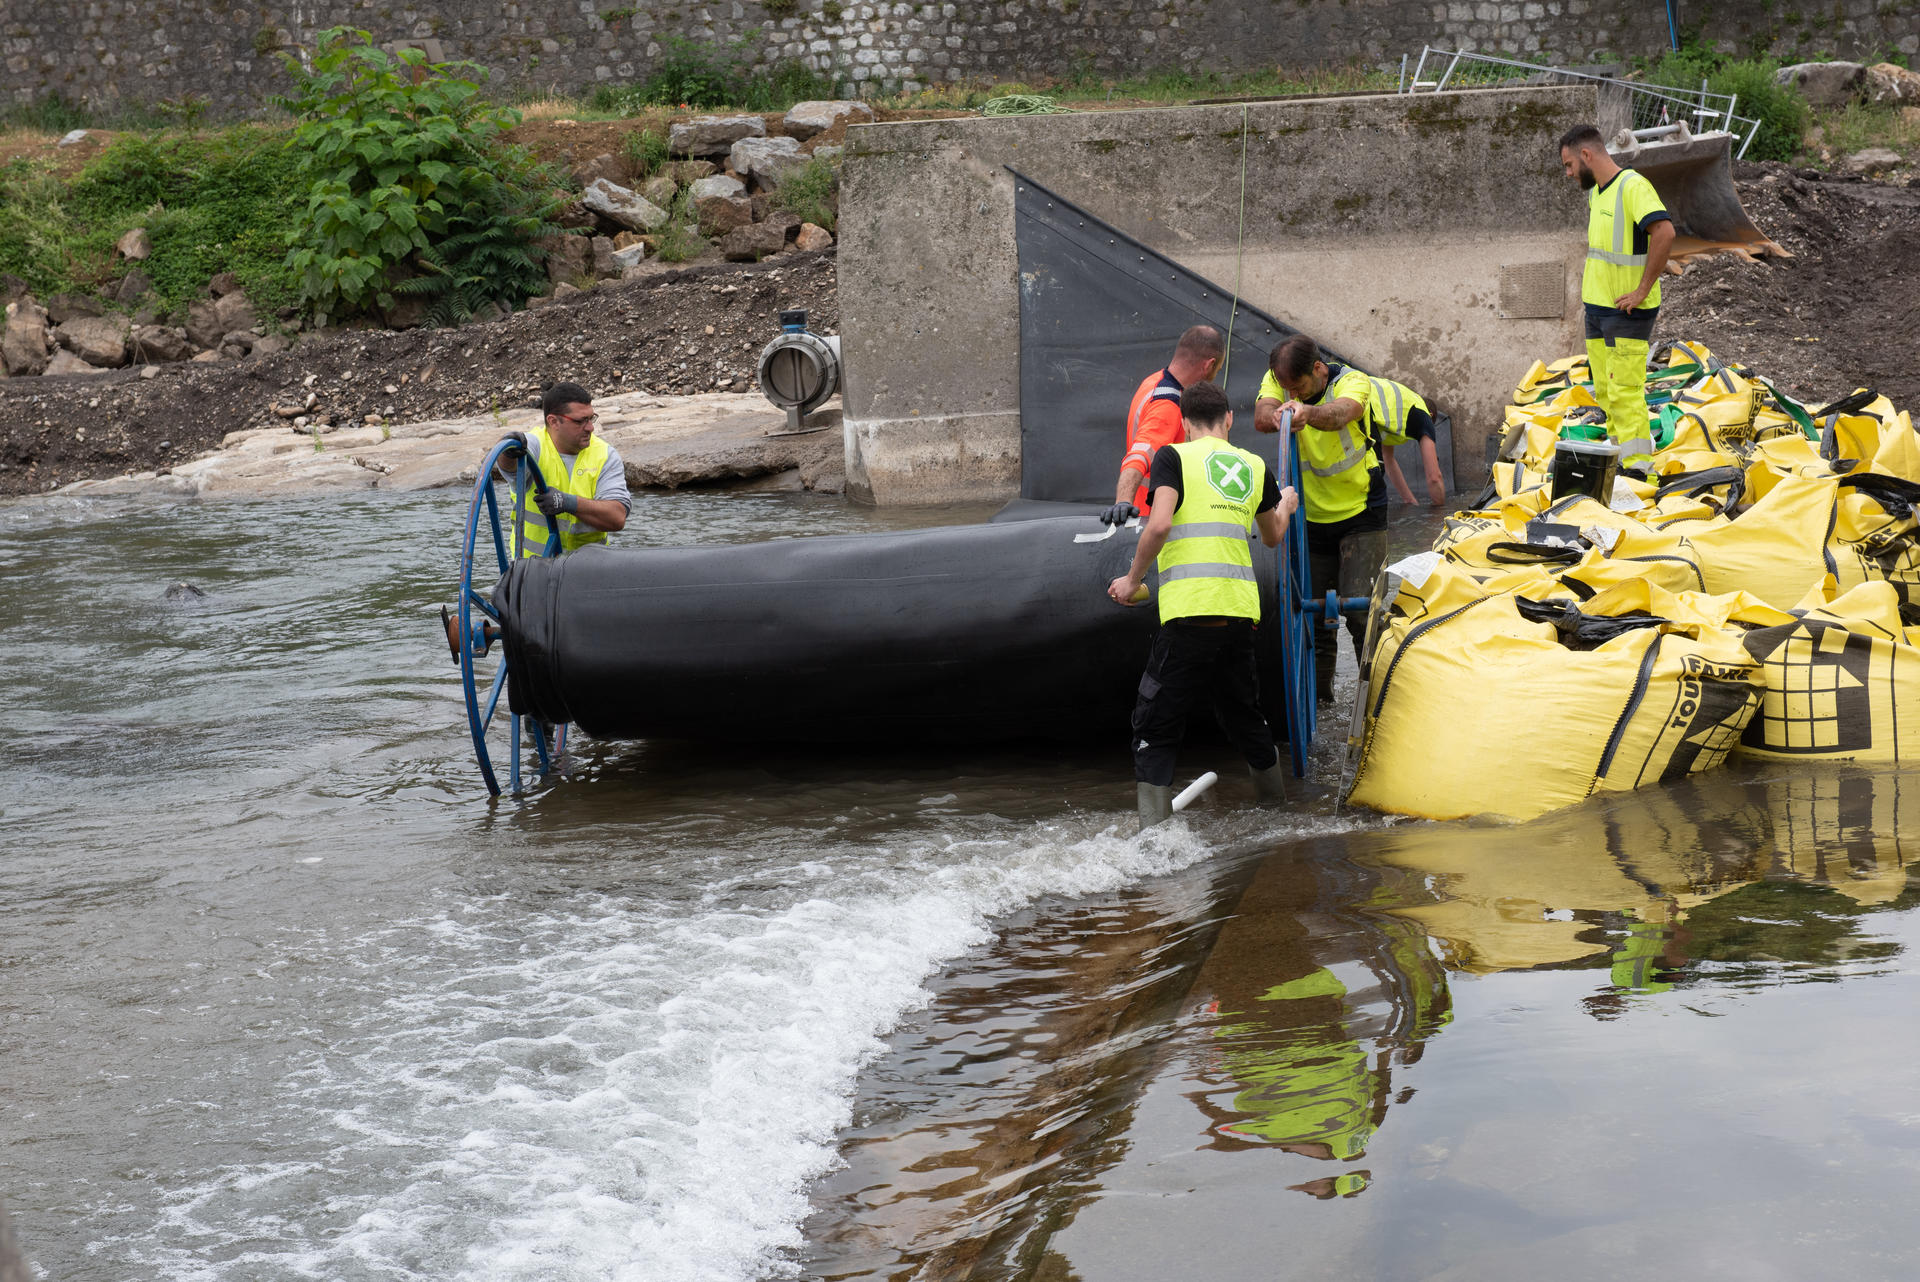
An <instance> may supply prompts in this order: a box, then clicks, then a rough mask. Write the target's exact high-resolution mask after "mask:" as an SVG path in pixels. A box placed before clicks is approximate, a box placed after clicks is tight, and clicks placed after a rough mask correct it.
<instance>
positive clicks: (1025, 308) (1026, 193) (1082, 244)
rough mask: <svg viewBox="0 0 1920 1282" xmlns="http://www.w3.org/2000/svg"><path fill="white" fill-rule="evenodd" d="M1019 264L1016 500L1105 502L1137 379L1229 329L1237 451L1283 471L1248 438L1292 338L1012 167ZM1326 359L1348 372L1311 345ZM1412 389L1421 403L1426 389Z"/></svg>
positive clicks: (1412, 465) (1443, 444) (1259, 442)
mask: <svg viewBox="0 0 1920 1282" xmlns="http://www.w3.org/2000/svg"><path fill="white" fill-rule="evenodd" d="M1007 172H1008V173H1010V174H1012V175H1013V178H1014V205H1013V212H1014V219H1013V222H1014V234H1015V239H1016V242H1017V248H1018V252H1019V262H1020V495H1021V497H1022V498H1024V499H1036V500H1046V501H1054V502H1068V503H1085V502H1098V503H1101V504H1106V503H1111V502H1112V501H1113V486H1114V482H1115V480H1116V479H1118V477H1119V475H1120V458H1121V456H1122V455H1123V454H1125V453H1126V448H1127V443H1126V437H1127V421H1126V420H1127V404H1128V402H1129V401H1130V400H1131V399H1132V397H1133V392H1134V389H1135V388H1136V387H1138V386H1139V385H1140V380H1141V379H1143V378H1145V377H1146V376H1147V375H1148V374H1149V373H1150V372H1152V371H1153V370H1155V369H1158V368H1160V367H1161V366H1163V365H1165V364H1166V363H1167V361H1168V359H1170V358H1171V357H1172V355H1173V346H1174V344H1175V343H1176V342H1178V341H1179V338H1180V335H1181V334H1182V333H1183V332H1184V331H1185V330H1186V329H1187V327H1188V326H1190V325H1200V324H1206V325H1212V326H1214V327H1215V328H1216V329H1218V330H1219V331H1220V332H1221V333H1222V334H1225V333H1227V332H1228V321H1229V319H1230V318H1231V320H1232V350H1231V352H1230V354H1229V357H1228V360H1227V381H1226V383H1225V384H1224V385H1223V387H1224V390H1225V391H1226V393H1227V399H1228V400H1229V401H1230V402H1231V403H1232V405H1233V415H1234V419H1233V437H1232V439H1233V443H1234V444H1235V445H1238V446H1241V447H1242V448H1244V449H1248V450H1251V451H1253V452H1254V453H1255V454H1258V455H1259V456H1260V457H1261V458H1263V459H1266V460H1267V461H1268V464H1269V466H1272V465H1274V464H1275V463H1276V462H1277V443H1276V442H1275V440H1274V438H1273V437H1271V436H1262V435H1260V434H1259V433H1257V432H1255V431H1254V430H1253V402H1254V399H1255V396H1256V394H1257V393H1258V392H1259V389H1260V380H1261V379H1262V378H1263V377H1264V376H1265V375H1266V372H1267V356H1268V354H1269V353H1271V352H1272V351H1273V349H1274V347H1275V346H1276V345H1278V344H1279V343H1280V342H1281V340H1283V339H1285V338H1287V337H1288V336H1290V335H1292V334H1295V333H1298V332H1299V331H1297V330H1296V329H1294V328H1293V327H1292V326H1291V325H1288V324H1286V323H1285V322H1284V321H1281V320H1280V319H1279V318H1277V317H1275V316H1273V315H1271V314H1269V313H1267V312H1264V311H1262V310H1260V309H1259V308H1257V307H1251V306H1249V305H1248V304H1247V302H1246V300H1245V299H1242V300H1240V305H1239V310H1238V312H1237V314H1236V313H1235V310H1234V303H1233V291H1232V290H1231V289H1222V288H1220V286H1219V285H1217V284H1215V283H1214V282H1213V281H1210V280H1208V279H1207V278H1206V277H1204V276H1201V275H1199V274H1198V273H1196V272H1193V271H1191V270H1189V269H1187V268H1185V267H1182V266H1181V265H1180V264H1179V263H1176V262H1174V261H1173V260H1172V259H1170V258H1168V257H1166V256H1165V255H1164V254H1161V253H1158V252H1156V251H1155V250H1153V249H1150V248H1148V247H1147V246H1145V245H1143V244H1141V243H1140V242H1139V241H1137V240H1135V239H1133V238H1132V237H1131V236H1129V235H1127V234H1126V233H1125V232H1123V231H1120V230H1119V229H1118V228H1115V227H1113V226H1111V225H1109V224H1108V223H1106V222H1104V221H1102V220H1101V219H1099V218H1098V217H1096V216H1095V215H1093V214H1091V213H1088V212H1087V211H1086V210H1084V209H1082V208H1080V206H1078V205H1076V204H1074V203H1073V202H1072V201H1070V200H1068V199H1066V198H1065V197H1064V196H1061V195H1059V194H1057V193H1055V192H1052V191H1049V190H1048V189H1047V188H1045V187H1043V186H1041V185H1040V184H1039V183H1036V182H1034V181H1033V180H1032V179H1030V178H1028V177H1026V176H1025V175H1024V174H1021V173H1020V172H1019V171H1018V170H1016V169H1013V168H1011V167H1009V168H1008V170H1007ZM1313 337H1314V338H1315V339H1316V340H1318V341H1319V342H1320V344H1321V351H1322V352H1323V353H1324V354H1325V355H1326V356H1327V358H1328V359H1329V360H1330V361H1337V362H1339V363H1341V364H1352V362H1351V361H1348V360H1347V359H1346V358H1345V357H1343V356H1341V355H1340V354H1339V353H1338V351H1337V349H1336V348H1335V347H1334V346H1333V345H1332V343H1331V342H1330V336H1327V335H1321V334H1315V335H1314V336H1313ZM1414 390H1415V391H1420V392H1422V394H1423V395H1424V392H1423V391H1422V389H1420V388H1417V387H1416V388H1415V389H1414ZM1435 414H1436V420H1437V421H1438V427H1439V431H1438V432H1437V435H1438V437H1439V441H1438V445H1439V455H1440V474H1441V475H1442V476H1444V477H1447V478H1449V486H1451V478H1452V476H1453V451H1452V442H1451V439H1450V438H1451V435H1452V433H1451V425H1450V424H1449V423H1447V422H1446V421H1445V418H1444V416H1443V415H1440V414H1439V413H1438V411H1437V410H1436V411H1435ZM1395 457H1396V458H1397V459H1398V461H1399V463H1400V468H1401V471H1402V472H1403V473H1405V475H1406V477H1407V482H1408V484H1409V485H1411V486H1412V487H1413V491H1414V495H1415V497H1416V498H1417V499H1419V500H1421V501H1424V499H1425V495H1426V484H1425V481H1424V479H1423V478H1424V476H1425V472H1424V470H1423V466H1422V464H1421V461H1420V452H1419V447H1418V445H1417V444H1415V443H1413V442H1409V443H1408V444H1406V445H1403V446H1401V447H1400V449H1399V450H1398V451H1396V454H1395Z"/></svg>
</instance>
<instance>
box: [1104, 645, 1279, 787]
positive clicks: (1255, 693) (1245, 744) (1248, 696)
mask: <svg viewBox="0 0 1920 1282" xmlns="http://www.w3.org/2000/svg"><path fill="white" fill-rule="evenodd" d="M1203 702H1204V703H1207V704H1209V705H1211V706H1212V708H1213V715H1214V716H1215V717H1216V718H1218V719H1219V722H1220V728H1221V729H1222V730H1224V731H1225V732H1226V735H1227V739H1228V741H1229V742H1230V743H1232V744H1233V746H1234V747H1236V748H1238V749H1239V750H1240V752H1241V754H1242V755H1243V756H1245V757H1246V759H1247V764H1248V765H1249V766H1251V767H1253V768H1254V769H1255V770H1265V769H1267V768H1268V767H1269V766H1271V765H1273V764H1274V762H1276V761H1278V760H1279V759H1280V755H1279V753H1278V752H1277V751H1276V750H1275V749H1274V746H1273V730H1272V728H1271V727H1269V726H1268V725H1267V718H1266V716H1265V714H1263V713H1262V712H1261V711H1260V675H1259V672H1258V671H1257V670H1256V669H1255V667H1254V661H1253V620H1251V619H1233V620H1230V621H1228V622H1226V623H1223V624H1220V625H1218V626H1213V627H1209V626H1207V625H1204V624H1197V623H1183V622H1181V621H1180V620H1178V619H1176V620H1174V621H1173V622H1171V623H1164V624H1162V625H1161V626H1160V634H1159V635H1158V636H1156V637H1155V638H1154V640H1153V653H1152V655H1150V656H1149V657H1148V659H1147V670H1146V673H1145V674H1144V675H1142V676H1141V678H1140V698H1139V701H1138V702H1136V703H1135V704H1134V705H1133V777H1134V778H1135V779H1137V780H1139V781H1140V782H1141V783H1151V784H1159V785H1161V786H1162V787H1165V786H1166V785H1168V784H1171V783H1172V782H1173V766H1174V760H1175V758H1176V757H1178V755H1179V753H1180V741H1181V740H1182V739H1183V738H1185V737H1186V733H1187V716H1188V714H1189V713H1191V712H1192V711H1193V710H1194V708H1195V707H1197V706H1199V705H1200V704H1201V703H1203Z"/></svg>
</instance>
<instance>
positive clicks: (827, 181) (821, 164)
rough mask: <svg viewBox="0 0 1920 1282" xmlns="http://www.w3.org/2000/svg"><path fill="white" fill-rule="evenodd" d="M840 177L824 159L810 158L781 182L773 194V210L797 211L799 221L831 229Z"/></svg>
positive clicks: (792, 212) (794, 212) (795, 212)
mask: <svg viewBox="0 0 1920 1282" xmlns="http://www.w3.org/2000/svg"><path fill="white" fill-rule="evenodd" d="M839 190H840V179H839V176H838V175H837V174H835V173H834V172H833V166H832V165H830V164H828V163H827V162H826V161H824V160H809V161H808V162H807V163H806V164H804V165H802V166H800V167H799V168H798V169H795V170H792V171H791V172H790V173H788V174H787V176H786V177H785V178H783V179H781V181H780V186H779V187H778V188H776V189H775V191H774V193H773V204H774V208H776V209H784V210H786V211H787V212H788V213H791V214H797V215H798V216H799V217H800V220H801V221H802V222H808V223H813V224H815V225H816V226H820V227H824V228H826V229H827V230H828V231H832V230H833V222H834V208H835V206H836V204H837V200H836V197H837V195H838V193H839Z"/></svg>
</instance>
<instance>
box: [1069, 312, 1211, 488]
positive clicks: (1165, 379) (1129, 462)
mask: <svg viewBox="0 0 1920 1282" xmlns="http://www.w3.org/2000/svg"><path fill="white" fill-rule="evenodd" d="M1226 353H1227V344H1226V341H1225V340H1224V339H1222V338H1221V337H1220V331H1219V330H1217V329H1215V328H1214V327H1213V326H1211V325H1195V326H1194V327H1193V328H1192V329H1189V330H1188V331H1187V332H1186V333H1184V334H1182V335H1181V336H1180V341H1179V343H1178V344H1176V345H1175V347H1174V349H1173V359H1172V360H1170V361H1168V362H1167V364H1166V366H1165V368H1162V369H1157V370H1155V371H1154V372H1153V373H1151V374H1149V375H1147V376H1146V377H1145V378H1144V379H1142V380H1141V381H1140V387H1139V390H1138V391H1136V392H1134V394H1133V402H1132V404H1130V405H1128V407H1127V456H1126V457H1125V458H1124V459H1122V460H1121V462H1120V481H1119V483H1118V484H1117V485H1115V486H1114V488H1113V506H1112V507H1110V508H1108V509H1107V510H1106V511H1104V512H1102V513H1101V514H1100V519H1101V520H1102V521H1104V522H1106V523H1107V524H1108V525H1121V524H1123V523H1125V522H1127V521H1131V520H1133V519H1134V518H1135V517H1138V516H1140V515H1141V514H1142V513H1143V512H1145V511H1146V508H1147V473H1148V472H1149V471H1151V470H1152V468H1153V456H1154V454H1155V453H1156V452H1157V451H1158V450H1159V449H1160V447H1161V446H1162V445H1178V444H1180V443H1181V442H1183V441H1185V440H1186V439H1187V433H1186V428H1185V427H1184V426H1183V425H1182V424H1181V420H1180V393H1181V392H1182V391H1183V390H1185V389H1186V388H1188V387H1191V386H1192V385H1193V384H1195V383H1205V382H1210V381H1211V380H1212V378H1213V376H1214V375H1215V374H1217V373H1218V372H1219V371H1220V361H1221V359H1222V358H1223V357H1224V356H1225V355H1226Z"/></svg>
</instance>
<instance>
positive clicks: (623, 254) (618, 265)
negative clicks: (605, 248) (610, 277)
mask: <svg viewBox="0 0 1920 1282" xmlns="http://www.w3.org/2000/svg"><path fill="white" fill-rule="evenodd" d="M646 256H647V247H646V246H645V245H628V246H626V247H625V248H624V249H616V250H614V251H613V266H614V268H615V270H616V272H617V273H619V274H621V275H625V274H626V273H627V271H629V270H630V269H632V268H635V267H638V266H639V265H640V263H641V261H642V260H644V259H645V258H646Z"/></svg>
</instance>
